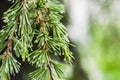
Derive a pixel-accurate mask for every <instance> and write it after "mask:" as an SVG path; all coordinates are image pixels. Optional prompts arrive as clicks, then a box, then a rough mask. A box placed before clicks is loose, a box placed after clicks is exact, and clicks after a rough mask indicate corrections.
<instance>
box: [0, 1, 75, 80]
mask: <svg viewBox="0 0 120 80" xmlns="http://www.w3.org/2000/svg"><path fill="white" fill-rule="evenodd" d="M12 2H13V5H12V6H11V7H10V8H9V9H8V11H6V12H5V13H4V17H3V19H4V22H5V23H6V25H5V26H4V27H3V29H2V30H0V53H1V55H0V60H1V62H2V65H1V66H0V80H10V75H15V74H17V73H19V71H20V66H21V65H22V64H21V63H20V62H19V61H18V60H17V58H22V60H23V61H25V60H26V61H28V62H29V63H30V64H31V65H33V66H35V68H36V70H35V71H33V72H31V73H30V74H29V75H30V77H31V79H32V80H60V79H63V78H64V71H63V70H62V68H63V67H64V66H63V64H61V63H60V62H57V60H55V58H53V57H52V56H53V55H54V57H57V56H58V57H59V56H62V57H64V61H65V62H68V63H69V62H71V61H72V58H73V56H72V54H71V51H70V50H69V40H68V38H67V31H66V28H65V26H64V25H63V24H62V23H61V22H60V20H61V19H62V15H61V14H62V13H64V7H63V5H61V4H60V3H59V1H58V0H13V1H12ZM34 44H35V45H37V48H35V49H33V47H34Z"/></svg>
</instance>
